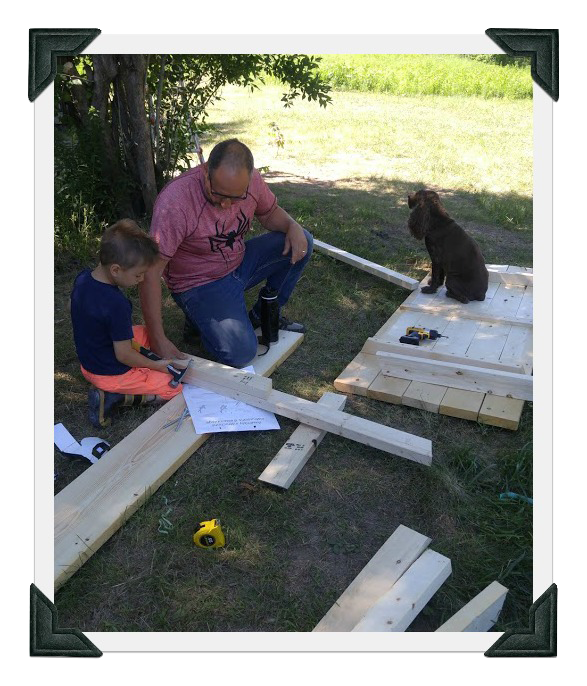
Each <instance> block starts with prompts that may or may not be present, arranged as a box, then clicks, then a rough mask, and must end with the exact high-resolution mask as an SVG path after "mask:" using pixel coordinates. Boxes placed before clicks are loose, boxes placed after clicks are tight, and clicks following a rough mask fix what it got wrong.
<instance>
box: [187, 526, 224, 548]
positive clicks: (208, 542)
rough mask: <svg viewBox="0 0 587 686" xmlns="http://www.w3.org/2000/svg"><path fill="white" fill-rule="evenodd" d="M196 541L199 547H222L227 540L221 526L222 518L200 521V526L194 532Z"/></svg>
mask: <svg viewBox="0 0 587 686" xmlns="http://www.w3.org/2000/svg"><path fill="white" fill-rule="evenodd" d="M194 543H195V544H196V545H197V546H198V548H222V546H223V545H224V544H225V543H226V541H225V540H224V533H223V532H222V529H221V528H220V520H219V519H210V520H208V521H206V522H200V528H199V529H198V530H197V531H196V533H195V534H194Z"/></svg>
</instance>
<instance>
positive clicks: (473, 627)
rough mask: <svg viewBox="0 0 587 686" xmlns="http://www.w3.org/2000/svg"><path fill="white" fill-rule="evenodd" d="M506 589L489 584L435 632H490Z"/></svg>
mask: <svg viewBox="0 0 587 686" xmlns="http://www.w3.org/2000/svg"><path fill="white" fill-rule="evenodd" d="M507 592H508V589H507V588H505V586H502V585H501V584H500V583H498V582H497V581H494V582H493V583H491V584H489V586H488V587H487V588H485V589H484V590H483V591H481V593H479V594H478V595H476V596H475V597H474V598H473V599H472V600H471V601H469V602H468V603H467V604H466V605H465V606H464V607H462V608H461V609H460V610H459V611H458V612H457V613H456V614H455V615H453V616H452V617H451V618H450V619H449V620H448V621H446V622H445V623H444V624H443V625H442V626H440V627H439V628H438V629H436V631H490V630H491V629H492V628H493V626H494V624H495V623H496V622H497V618H498V617H499V613H500V612H501V608H502V607H503V603H504V601H505V597H506V595H507Z"/></svg>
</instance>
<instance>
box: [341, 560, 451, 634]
mask: <svg viewBox="0 0 587 686" xmlns="http://www.w3.org/2000/svg"><path fill="white" fill-rule="evenodd" d="M450 573H451V564H450V560H449V559H448V557H445V556H444V555H440V554H439V553H436V552H434V551H433V550H425V551H424V552H423V553H422V555H420V557H419V558H418V559H417V560H416V561H415V562H414V564H412V565H411V566H410V568H409V569H408V570H407V571H406V573H405V574H404V575H403V576H402V577H400V579H399V580H398V581H396V582H395V584H394V585H393V586H392V587H391V588H390V589H389V591H387V593H385V594H384V595H383V596H381V598H380V599H379V600H378V601H377V602H376V603H375V605H373V607H372V608H371V609H370V610H369V611H368V612H367V613H366V615H365V616H364V617H363V619H361V621H360V622H358V623H357V625H356V626H355V627H354V628H353V631H405V630H406V629H407V628H408V626H409V625H410V624H411V623H412V622H413V621H414V619H415V618H416V615H417V614H418V613H419V612H420V611H421V610H422V609H423V607H424V605H426V603H427V602H428V601H429V600H430V598H432V596H433V595H434V594H435V593H436V591H437V590H438V589H439V588H440V586H441V585H442V584H443V583H444V582H445V581H446V579H447V578H448V577H449V576H450Z"/></svg>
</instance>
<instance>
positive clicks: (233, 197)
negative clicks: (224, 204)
mask: <svg viewBox="0 0 587 686" xmlns="http://www.w3.org/2000/svg"><path fill="white" fill-rule="evenodd" d="M208 183H209V184H210V195H215V196H216V197H217V198H229V199H230V200H246V199H247V198H248V197H249V187H248V186H247V190H246V191H245V192H244V195H225V194H224V193H217V192H216V191H215V190H213V188H212V180H211V179H210V177H209V176H208Z"/></svg>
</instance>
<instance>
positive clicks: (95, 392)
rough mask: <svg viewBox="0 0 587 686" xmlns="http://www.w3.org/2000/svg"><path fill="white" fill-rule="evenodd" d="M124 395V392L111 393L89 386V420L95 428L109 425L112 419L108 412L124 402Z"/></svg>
mask: <svg viewBox="0 0 587 686" xmlns="http://www.w3.org/2000/svg"><path fill="white" fill-rule="evenodd" d="M125 399H126V395H125V394H124V393H111V392H110V391H101V390H100V389H99V388H93V387H92V388H90V390H89V391H88V408H89V414H90V422H91V423H92V425H93V426H95V427H96V428H97V429H102V428H104V427H106V426H110V424H111V422H112V420H111V418H110V413H111V412H112V410H113V408H115V407H116V406H117V405H120V404H121V403H124V401H125Z"/></svg>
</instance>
